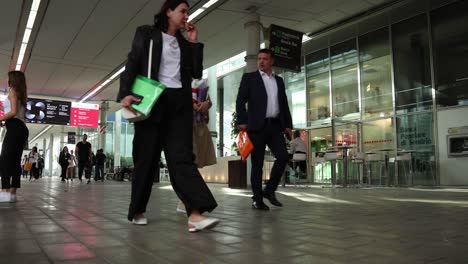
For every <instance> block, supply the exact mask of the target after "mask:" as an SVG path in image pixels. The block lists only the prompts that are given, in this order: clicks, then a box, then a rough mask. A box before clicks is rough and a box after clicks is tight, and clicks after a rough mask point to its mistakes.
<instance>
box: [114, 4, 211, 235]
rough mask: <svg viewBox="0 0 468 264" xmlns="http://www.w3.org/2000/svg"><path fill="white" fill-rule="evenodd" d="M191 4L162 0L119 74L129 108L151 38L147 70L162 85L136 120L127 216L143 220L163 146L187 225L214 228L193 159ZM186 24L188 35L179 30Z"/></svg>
mask: <svg viewBox="0 0 468 264" xmlns="http://www.w3.org/2000/svg"><path fill="white" fill-rule="evenodd" d="M188 17H189V5H188V3H187V1H184V0H166V1H165V2H164V4H163V6H162V7H161V10H160V12H159V13H158V14H156V15H155V19H154V20H155V21H154V22H155V23H154V25H153V26H140V27H138V28H137V30H136V33H135V37H134V39H133V43H132V48H131V51H130V53H129V54H128V60H127V64H126V68H125V71H124V72H123V73H122V74H121V76H120V91H119V95H118V100H119V101H120V102H121V104H122V106H123V107H125V108H127V109H128V110H130V111H134V109H133V108H132V104H133V103H138V102H139V99H138V98H136V97H135V96H133V95H132V84H133V82H134V80H135V77H136V76H137V75H143V76H146V75H147V70H148V56H149V50H150V40H151V39H152V40H153V47H152V50H153V53H152V65H151V76H152V79H155V80H158V81H159V82H161V83H162V84H164V85H165V86H166V89H165V90H164V92H163V93H162V95H161V96H160V98H159V99H158V101H157V102H156V104H155V105H154V107H153V109H152V111H151V114H150V116H149V118H148V119H146V120H143V121H138V122H135V135H134V139H133V154H132V156H133V162H134V166H135V168H134V172H133V179H132V191H131V201H130V207H129V212H128V220H129V221H132V223H134V224H137V225H146V224H147V219H146V217H145V215H144V213H145V212H146V206H147V204H148V201H149V198H150V195H151V189H152V184H153V179H154V175H156V172H157V171H158V170H159V167H158V161H159V160H160V157H161V151H162V150H164V153H165V157H166V161H167V165H168V169H169V177H170V180H171V184H172V187H173V189H174V191H175V192H176V194H177V196H178V197H179V199H180V200H181V201H182V202H183V203H184V204H185V207H186V208H187V216H188V230H189V231H190V232H195V231H199V230H203V229H208V228H212V227H214V226H215V225H217V224H218V223H219V220H218V219H216V218H210V217H205V216H202V214H203V213H204V212H211V211H212V210H213V209H214V208H215V207H216V206H217V203H216V201H215V199H214V197H213V195H212V194H211V192H210V190H209V189H208V186H207V185H206V183H205V182H204V181H203V178H202V177H201V175H200V173H199V171H198V169H197V167H196V165H195V164H194V162H193V159H192V122H193V114H192V108H193V105H192V89H191V81H192V78H200V77H201V76H202V71H203V65H202V61H203V44H201V43H199V42H198V30H197V27H196V26H195V25H193V24H191V23H189V22H188ZM184 29H185V30H186V37H184V36H183V35H182V32H181V30H184Z"/></svg>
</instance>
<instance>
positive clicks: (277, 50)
mask: <svg viewBox="0 0 468 264" xmlns="http://www.w3.org/2000/svg"><path fill="white" fill-rule="evenodd" d="M302 36H303V33H302V32H299V31H295V30H292V29H289V28H284V27H280V26H277V25H271V27H270V49H271V50H272V51H273V54H274V56H275V65H274V66H275V67H279V68H283V69H287V70H291V71H295V72H300V71H301V49H302Z"/></svg>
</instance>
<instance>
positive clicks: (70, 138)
mask: <svg viewBox="0 0 468 264" xmlns="http://www.w3.org/2000/svg"><path fill="white" fill-rule="evenodd" d="M67 143H68V144H76V133H75V132H68V140H67Z"/></svg>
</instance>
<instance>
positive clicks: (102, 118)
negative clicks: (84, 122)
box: [98, 101, 109, 149]
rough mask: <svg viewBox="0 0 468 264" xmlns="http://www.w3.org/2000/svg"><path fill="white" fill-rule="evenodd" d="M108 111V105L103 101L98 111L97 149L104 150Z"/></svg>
mask: <svg viewBox="0 0 468 264" xmlns="http://www.w3.org/2000/svg"><path fill="white" fill-rule="evenodd" d="M108 110H109V103H108V102H106V101H103V102H102V103H101V106H100V109H99V147H98V149H105V148H106V133H104V132H105V129H106V127H107V111H108Z"/></svg>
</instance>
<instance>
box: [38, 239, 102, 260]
mask: <svg viewBox="0 0 468 264" xmlns="http://www.w3.org/2000/svg"><path fill="white" fill-rule="evenodd" d="M42 248H43V250H44V252H45V253H46V254H47V256H48V257H49V258H50V259H52V260H54V261H63V260H76V259H89V258H95V257H96V255H95V254H94V252H92V251H91V250H90V249H88V248H87V247H86V246H84V245H83V244H80V243H65V244H53V245H45V246H43V247H42Z"/></svg>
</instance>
